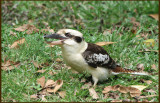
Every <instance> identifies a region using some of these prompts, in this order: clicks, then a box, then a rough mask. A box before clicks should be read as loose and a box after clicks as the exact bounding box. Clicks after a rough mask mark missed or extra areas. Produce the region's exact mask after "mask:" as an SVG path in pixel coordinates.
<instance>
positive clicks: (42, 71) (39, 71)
mask: <svg viewBox="0 0 160 103" xmlns="http://www.w3.org/2000/svg"><path fill="white" fill-rule="evenodd" d="M45 71H46V70H38V71H37V73H44V72H45Z"/></svg>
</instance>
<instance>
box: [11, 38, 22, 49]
mask: <svg viewBox="0 0 160 103" xmlns="http://www.w3.org/2000/svg"><path fill="white" fill-rule="evenodd" d="M24 42H25V38H22V39H20V40H17V41H15V42H14V43H13V44H12V45H11V46H10V48H19V45H20V44H23V43H24Z"/></svg>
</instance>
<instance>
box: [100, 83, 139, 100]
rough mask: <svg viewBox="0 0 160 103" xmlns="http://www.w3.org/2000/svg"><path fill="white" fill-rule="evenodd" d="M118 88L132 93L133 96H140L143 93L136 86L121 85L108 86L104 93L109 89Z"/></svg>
mask: <svg viewBox="0 0 160 103" xmlns="http://www.w3.org/2000/svg"><path fill="white" fill-rule="evenodd" d="M116 90H118V91H119V92H121V93H128V92H129V93H130V94H131V96H132V97H134V96H139V95H140V94H141V91H140V90H139V89H137V88H134V87H125V86H121V85H115V86H108V87H105V88H104V91H102V93H108V92H109V91H116Z"/></svg>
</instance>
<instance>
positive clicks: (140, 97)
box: [138, 95, 157, 99]
mask: <svg viewBox="0 0 160 103" xmlns="http://www.w3.org/2000/svg"><path fill="white" fill-rule="evenodd" d="M155 96H157V95H147V96H139V97H138V99H142V98H149V97H155Z"/></svg>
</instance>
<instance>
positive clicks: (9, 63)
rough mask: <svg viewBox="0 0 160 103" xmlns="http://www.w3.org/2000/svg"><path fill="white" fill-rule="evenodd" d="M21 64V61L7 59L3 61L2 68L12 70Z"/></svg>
mask: <svg viewBox="0 0 160 103" xmlns="http://www.w3.org/2000/svg"><path fill="white" fill-rule="evenodd" d="M19 65H20V62H19V61H17V62H13V61H10V60H7V61H4V63H2V66H1V69H2V70H5V71H7V70H12V69H14V68H15V67H18V66H19Z"/></svg>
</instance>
